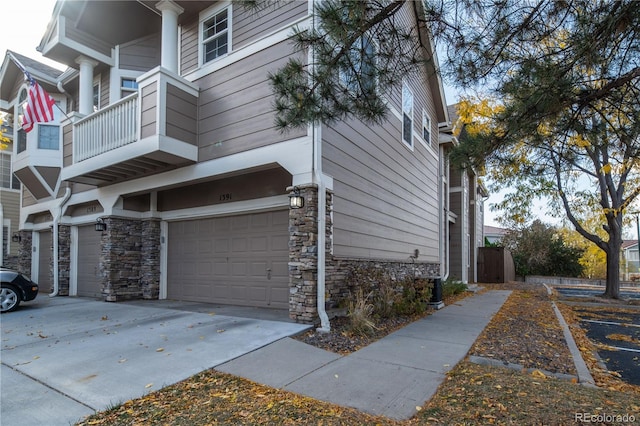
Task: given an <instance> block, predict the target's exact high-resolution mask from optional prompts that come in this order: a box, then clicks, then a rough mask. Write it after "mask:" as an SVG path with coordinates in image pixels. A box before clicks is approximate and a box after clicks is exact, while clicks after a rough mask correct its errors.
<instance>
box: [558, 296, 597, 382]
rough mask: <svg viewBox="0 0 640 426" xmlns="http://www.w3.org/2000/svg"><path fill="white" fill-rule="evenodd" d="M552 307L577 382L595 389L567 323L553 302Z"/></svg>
mask: <svg viewBox="0 0 640 426" xmlns="http://www.w3.org/2000/svg"><path fill="white" fill-rule="evenodd" d="M551 305H552V306H553V310H554V311H555V313H556V317H557V318H558V322H559V323H560V326H561V327H562V332H563V333H564V339H565V340H566V341H567V346H568V347H569V351H570V352H571V357H572V358H573V364H574V365H575V367H576V371H577V373H578V382H579V383H581V384H583V385H585V386H587V387H594V388H595V387H597V386H596V382H595V380H593V376H591V372H589V368H588V367H587V364H586V363H585V362H584V359H582V354H581V353H580V349H578V345H576V341H575V340H573V335H572V334H571V330H570V329H569V326H568V325H567V322H566V321H565V320H564V317H563V316H562V313H561V312H560V309H558V307H557V306H556V303H555V302H553V301H552V302H551Z"/></svg>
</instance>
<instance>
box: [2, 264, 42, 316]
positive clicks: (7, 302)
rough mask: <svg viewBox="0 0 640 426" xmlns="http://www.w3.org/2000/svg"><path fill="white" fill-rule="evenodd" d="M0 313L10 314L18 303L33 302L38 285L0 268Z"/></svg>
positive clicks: (18, 273) (11, 270) (12, 271)
mask: <svg viewBox="0 0 640 426" xmlns="http://www.w3.org/2000/svg"><path fill="white" fill-rule="evenodd" d="M0 283H2V289H1V290H0V312H3V313H4V312H11V311H14V310H16V309H17V308H18V306H20V302H27V301H29V300H33V299H35V298H36V296H37V295H38V284H36V283H34V282H33V281H31V280H30V279H29V277H27V276H25V275H23V274H21V273H20V272H17V271H14V270H13V269H8V268H4V267H0Z"/></svg>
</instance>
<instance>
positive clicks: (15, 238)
mask: <svg viewBox="0 0 640 426" xmlns="http://www.w3.org/2000/svg"><path fill="white" fill-rule="evenodd" d="M11 241H13V242H14V243H19V242H20V241H22V237H21V236H20V234H18V233H17V232H16V233H15V234H13V235H12V236H11Z"/></svg>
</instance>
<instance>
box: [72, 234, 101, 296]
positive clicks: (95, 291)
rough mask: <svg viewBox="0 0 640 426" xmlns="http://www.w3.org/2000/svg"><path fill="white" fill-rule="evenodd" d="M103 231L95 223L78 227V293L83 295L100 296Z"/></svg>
mask: <svg viewBox="0 0 640 426" xmlns="http://www.w3.org/2000/svg"><path fill="white" fill-rule="evenodd" d="M101 240H102V233H100V232H96V231H95V227H94V226H93V225H88V226H79V227H78V259H77V260H78V261H77V264H78V267H77V294H78V296H83V297H100V296H101V294H102V280H101V277H100V268H99V262H100V250H101V249H100V244H101Z"/></svg>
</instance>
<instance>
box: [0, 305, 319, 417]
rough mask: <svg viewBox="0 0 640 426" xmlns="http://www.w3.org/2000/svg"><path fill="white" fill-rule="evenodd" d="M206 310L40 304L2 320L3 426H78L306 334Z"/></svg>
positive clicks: (285, 322)
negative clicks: (101, 413)
mask: <svg viewBox="0 0 640 426" xmlns="http://www.w3.org/2000/svg"><path fill="white" fill-rule="evenodd" d="M160 302H161V301H160ZM181 306H184V309H182V308H181ZM194 306H195V308H194ZM208 306H209V307H210V309H209V310H208V312H207V309H206V308H207V305H202V304H196V305H194V304H188V303H187V304H180V303H164V304H163V303H154V302H151V301H150V302H149V303H148V304H144V303H106V302H100V301H94V300H90V299H82V298H70V297H58V298H53V299H49V298H48V297H47V296H43V295H40V296H38V298H37V299H36V300H35V301H34V302H29V303H25V304H24V305H22V306H21V308H20V309H19V310H18V311H16V312H11V313H8V314H2V317H1V321H0V325H1V327H2V351H1V354H2V356H1V359H2V370H1V378H2V383H1V388H2V395H1V400H2V403H1V404H2V405H1V413H0V415H1V419H2V424H3V425H5V424H6V425H13V426H19V425H26V426H31V425H43V424H46V425H51V426H54V425H69V424H74V423H75V422H76V421H78V420H79V419H81V418H82V417H83V416H86V415H89V414H92V413H94V412H95V411H100V410H104V409H106V408H109V407H112V406H114V405H117V404H119V403H122V402H124V401H127V400H129V399H132V398H137V397H140V396H143V395H145V394H147V393H149V392H152V391H155V390H158V389H160V388H162V387H164V386H167V385H170V384H173V383H176V382H178V381H180V380H183V379H186V378H187V377H190V376H192V375H194V374H196V373H198V372H200V371H203V370H206V369H209V368H212V367H215V366H217V365H219V364H222V363H224V362H227V361H229V360H231V359H234V358H236V357H238V356H241V355H244V354H246V353H249V352H251V351H253V350H255V349H257V348H260V347H262V346H266V345H268V344H270V343H272V342H275V341H277V340H279V339H282V338H284V337H287V336H290V335H293V334H296V333H298V332H301V331H303V330H305V329H307V328H308V326H305V325H300V324H294V323H291V322H288V319H287V318H286V314H284V313H282V321H274V320H265V319H256V317H259V315H252V312H253V313H256V312H259V310H253V311H252V310H251V309H244V308H239V309H238V310H237V312H238V313H239V315H245V316H232V315H234V310H233V309H232V308H228V307H227V308H222V307H220V311H222V312H224V314H222V313H221V312H219V310H218V309H216V307H215V306H213V305H208ZM247 315H251V316H252V317H253V318H248V317H246V316H247ZM270 315H276V316H277V315H278V314H273V313H272V314H270Z"/></svg>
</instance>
